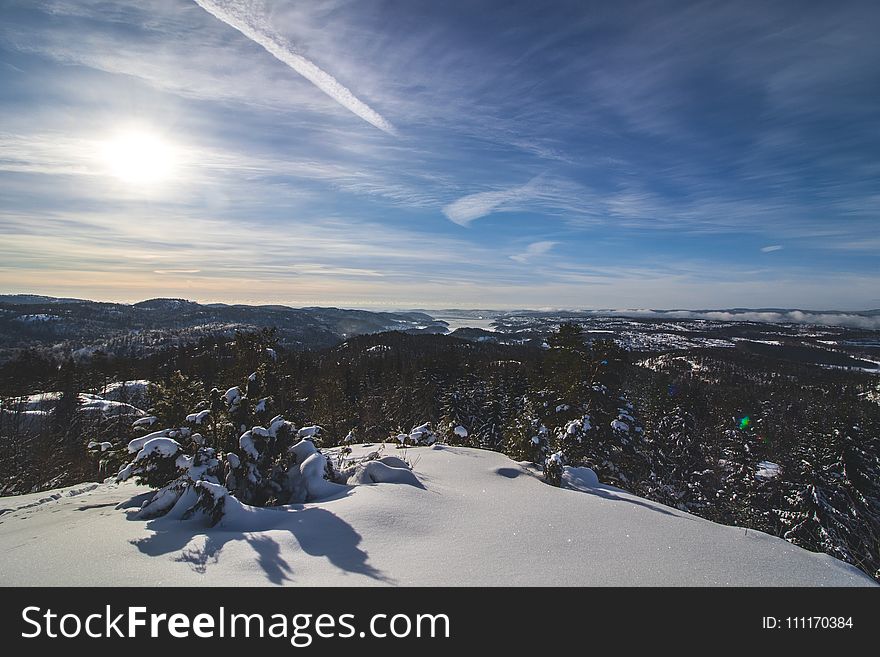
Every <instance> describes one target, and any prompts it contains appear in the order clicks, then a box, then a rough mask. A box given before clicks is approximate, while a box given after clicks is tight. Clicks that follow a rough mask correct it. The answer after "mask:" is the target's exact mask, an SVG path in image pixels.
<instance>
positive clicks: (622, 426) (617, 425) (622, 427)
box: [611, 420, 629, 433]
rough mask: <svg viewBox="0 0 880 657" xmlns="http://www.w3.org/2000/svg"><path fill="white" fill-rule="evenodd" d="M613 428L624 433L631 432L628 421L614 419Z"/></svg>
mask: <svg viewBox="0 0 880 657" xmlns="http://www.w3.org/2000/svg"><path fill="white" fill-rule="evenodd" d="M611 428H612V429H614V430H615V431H623V432H624V433H629V425H628V424H627V423H626V422H621V421H620V420H612V421H611Z"/></svg>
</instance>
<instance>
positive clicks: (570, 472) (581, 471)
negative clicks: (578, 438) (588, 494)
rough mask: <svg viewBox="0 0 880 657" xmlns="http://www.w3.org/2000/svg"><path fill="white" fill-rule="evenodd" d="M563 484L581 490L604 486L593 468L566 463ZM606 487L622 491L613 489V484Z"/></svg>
mask: <svg viewBox="0 0 880 657" xmlns="http://www.w3.org/2000/svg"><path fill="white" fill-rule="evenodd" d="M562 485H563V486H564V487H565V488H571V489H572V490H580V491H589V490H591V489H599V488H602V485H601V484H600V483H599V477H598V476H597V475H596V473H595V472H594V471H593V469H592V468H583V467H581V468H574V467H572V466H570V465H566V466H564V467H563V468H562ZM604 488H606V489H607V490H617V491H618V492H622V491H619V490H618V489H613V488H612V487H611V486H606V487H604Z"/></svg>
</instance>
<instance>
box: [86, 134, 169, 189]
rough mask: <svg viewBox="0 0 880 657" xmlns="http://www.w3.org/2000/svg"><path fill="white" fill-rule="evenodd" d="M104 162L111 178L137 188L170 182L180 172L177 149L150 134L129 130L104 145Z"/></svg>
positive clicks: (157, 136) (156, 135)
mask: <svg viewBox="0 0 880 657" xmlns="http://www.w3.org/2000/svg"><path fill="white" fill-rule="evenodd" d="M102 159H103V161H104V165H105V166H106V168H107V171H108V173H110V175H112V176H115V177H116V178H118V179H120V180H122V181H124V182H126V183H128V184H131V185H137V186H147V185H155V184H157V183H161V182H164V181H167V180H169V179H170V178H171V177H172V175H173V174H174V171H175V169H176V166H177V163H178V157H177V154H176V152H175V148H174V147H173V146H172V145H171V144H170V143H169V142H168V141H166V140H165V139H163V138H162V137H161V136H160V135H158V134H156V133H152V132H149V131H147V130H139V129H138V130H126V131H123V132H119V133H117V134H116V135H114V136H113V137H112V138H111V139H109V140H107V141H106V142H105V143H104V148H103V152H102Z"/></svg>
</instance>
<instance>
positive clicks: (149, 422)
mask: <svg viewBox="0 0 880 657" xmlns="http://www.w3.org/2000/svg"><path fill="white" fill-rule="evenodd" d="M158 419H159V418H157V417H156V416H155V415H148V416H147V417H142V418H141V419H139V420H135V421H134V422H132V423H131V426H133V427H151V426H153V425H154V424H156V421H157V420H158Z"/></svg>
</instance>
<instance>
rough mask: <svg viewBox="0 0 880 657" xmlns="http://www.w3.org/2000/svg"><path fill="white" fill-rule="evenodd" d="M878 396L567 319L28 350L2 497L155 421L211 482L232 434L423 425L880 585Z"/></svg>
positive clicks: (58, 475)
mask: <svg viewBox="0 0 880 657" xmlns="http://www.w3.org/2000/svg"><path fill="white" fill-rule="evenodd" d="M126 382H141V384H142V385H128V384H127V383H126ZM111 393H112V394H111ZM877 393H878V390H877V384H876V377H873V376H871V375H869V374H867V373H864V372H859V371H855V370H845V369H831V368H821V367H817V366H815V365H811V364H800V363H793V362H783V361H774V360H770V359H767V358H765V357H763V356H762V355H761V354H758V353H754V352H750V351H746V350H736V349H712V348H705V349H689V350H681V351H676V352H670V353H662V354H661V353H653V354H652V353H645V352H638V353H637V352H632V351H628V350H626V349H624V348H622V347H621V346H620V345H619V344H618V343H616V342H615V341H613V340H610V339H593V338H591V336H590V334H588V333H585V332H584V331H583V330H582V327H581V326H580V325H578V324H577V323H563V324H561V325H559V326H558V328H557V329H556V330H555V331H554V332H553V333H552V334H551V335H549V336H548V338H547V341H546V342H545V343H543V344H541V345H535V344H534V343H528V344H523V345H512V344H499V343H492V342H481V341H467V340H463V339H459V338H456V337H454V336H444V335H430V334H422V335H412V334H407V333H405V332H398V331H393V332H385V333H377V334H370V335H362V336H358V337H354V338H350V339H348V340H346V341H344V342H342V343H340V344H338V345H336V346H333V347H327V348H322V349H317V350H295V349H285V348H284V347H283V346H282V345H281V344H279V339H278V335H277V332H276V331H275V330H273V329H272V328H265V329H263V330H258V331H250V332H238V333H236V334H235V335H234V336H233V337H231V338H229V337H225V336H217V335H213V336H209V337H205V338H204V339H202V340H199V341H196V342H193V343H190V344H183V345H177V346H170V347H168V348H165V349H162V350H158V351H155V352H152V353H148V354H143V355H140V356H134V355H131V356H130V355H118V354H114V355H108V354H105V353H103V352H101V351H98V352H96V353H94V354H93V355H92V356H91V357H90V358H88V359H78V360H76V361H74V360H73V359H67V360H62V361H59V360H58V359H57V357H56V356H53V355H50V354H47V353H46V352H43V351H40V350H38V349H30V350H23V351H21V352H20V353H17V355H16V356H15V357H14V358H12V359H10V360H8V361H7V362H5V363H4V364H3V365H2V366H0V404H2V406H0V409H2V413H0V450H2V458H0V482H2V483H0V486H2V490H0V494H3V495H12V494H17V493H25V492H33V491H39V490H45V489H49V488H55V487H58V486H62V485H67V484H72V483H77V482H80V481H86V480H92V481H101V480H104V479H105V478H107V477H111V476H115V475H116V473H117V472H118V471H119V470H120V468H122V467H123V466H125V464H126V462H127V461H128V460H129V458H130V454H128V453H127V451H126V447H127V446H128V444H129V442H130V441H132V440H133V439H135V438H138V437H139V436H142V435H143V434H144V432H145V431H148V430H150V431H151V430H153V429H155V428H160V427H175V428H180V429H183V430H185V431H186V432H188V433H190V432H198V433H197V434H195V435H198V436H199V440H200V442H199V444H200V445H208V446H210V448H211V449H212V450H215V452H216V454H219V455H231V458H230V457H227V458H226V459H225V460H223V459H221V461H220V462H222V463H223V464H225V465H220V466H218V467H220V468H221V469H222V468H226V470H227V472H225V473H221V474H225V475H226V477H227V482H228V481H229V479H228V477H229V474H230V472H228V470H230V469H231V467H232V466H230V465H229V464H230V463H233V464H235V463H238V462H239V460H240V459H241V458H243V457H244V456H246V455H243V454H242V453H241V452H242V445H244V442H243V441H242V438H243V435H244V434H245V433H246V432H247V433H250V430H251V428H254V430H256V428H257V427H272V426H273V423H275V424H277V422H276V421H277V420H278V418H283V419H284V420H285V421H286V422H287V423H288V424H289V425H290V426H292V427H295V428H298V427H302V428H303V429H305V430H307V431H306V435H308V436H309V437H310V438H311V439H312V440H313V441H314V443H315V444H316V445H317V446H318V447H331V446H335V445H342V444H346V443H377V444H378V443H382V442H384V443H390V444H393V445H396V446H406V447H408V448H409V447H412V446H414V445H417V444H419V442H420V441H419V440H417V439H416V438H417V437H418V436H420V435H422V434H427V433H430V435H431V436H432V440H433V439H436V440H439V441H443V442H446V443H449V444H454V445H464V446H469V447H476V448H481V449H487V450H494V451H499V452H502V453H504V454H506V455H508V456H510V457H511V458H512V459H514V460H515V461H519V462H525V463H527V464H531V467H533V468H535V469H536V470H537V471H539V472H540V473H541V474H542V477H543V478H544V480H545V481H546V482H547V483H548V484H550V485H561V484H562V483H563V482H562V481H561V476H562V465H577V466H586V467H590V468H592V469H593V470H594V471H595V472H596V473H597V475H598V477H599V479H600V480H601V481H602V482H604V483H608V484H611V485H614V486H618V487H620V488H623V489H626V490H628V491H630V492H632V493H635V494H637V495H640V496H642V497H644V498H647V499H650V500H655V501H658V502H661V503H663V504H666V505H669V506H673V507H676V508H678V509H681V510H684V511H687V512H689V513H692V514H695V515H698V516H701V517H704V518H708V519H710V520H713V521H716V522H720V523H724V524H728V525H736V526H741V527H746V528H752V529H756V530H760V531H763V532H767V533H770V534H773V535H776V536H781V537H784V538H785V539H787V540H789V541H791V542H793V543H795V544H797V545H799V546H802V547H804V548H807V549H809V550H813V551H819V552H826V553H828V554H831V555H833V556H835V557H837V558H839V559H842V560H844V561H847V562H849V563H852V564H855V565H856V566H858V567H859V568H861V569H862V570H863V571H865V572H866V573H868V574H870V575H871V576H873V577H875V578H877V579H880V404H878V394H877ZM303 429H300V430H299V433H300V434H302V432H303ZM255 435H257V434H255ZM267 435H268V434H267ZM414 437H416V438H414ZM272 438H273V439H274V438H275V436H274V435H273V436H272ZM417 449H418V448H417V447H415V450H417ZM215 452H212V454H213V453H215ZM194 454H195V452H194ZM410 455H411V456H412V458H418V456H417V454H414V452H410ZM251 494H252V495H254V496H256V497H255V498H254V499H256V498H259V503H261V504H276V503H279V504H280V503H283V499H281V498H280V497H279V496H277V495H275V494H274V493H273V492H272V490H270V489H266V490H265V491H263V492H259V491H258V492H254V491H251Z"/></svg>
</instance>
